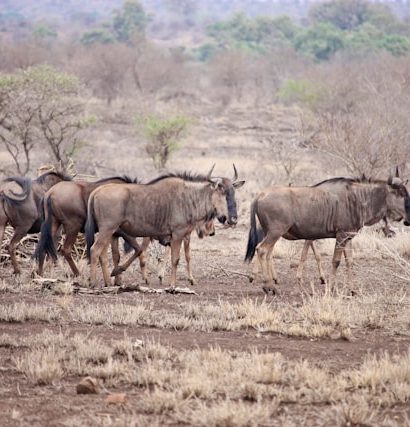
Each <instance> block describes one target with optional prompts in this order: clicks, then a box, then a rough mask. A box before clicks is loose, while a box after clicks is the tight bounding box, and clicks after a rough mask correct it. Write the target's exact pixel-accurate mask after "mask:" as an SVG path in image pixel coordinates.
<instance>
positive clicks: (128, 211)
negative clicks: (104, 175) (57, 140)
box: [86, 167, 245, 286]
mask: <svg viewBox="0 0 410 427" xmlns="http://www.w3.org/2000/svg"><path fill="white" fill-rule="evenodd" d="M212 169H213V168H212ZM212 169H211V171H210V172H209V174H208V175H207V176H202V175H191V174H186V173H185V174H167V175H163V176H161V177H159V178H156V179H154V180H153V181H151V182H149V183H148V184H119V185H117V186H113V185H107V186H104V187H101V188H98V189H96V190H95V191H94V192H93V193H92V194H91V196H90V198H89V200H88V213H87V224H86V238H87V248H88V249H89V250H90V258H91V272H90V283H91V286H95V285H96V269H97V262H98V259H99V258H100V257H101V266H102V270H103V275H104V282H105V284H106V285H108V284H109V283H110V276H109V272H108V262H107V255H106V251H107V248H108V245H109V242H110V240H111V236H112V235H113V233H114V232H115V231H116V230H117V229H121V230H122V231H123V232H125V233H127V234H128V235H131V236H135V237H137V236H140V237H154V238H162V239H169V241H170V246H171V264H172V273H171V286H175V283H176V269H177V265H178V261H179V252H180V249H181V244H182V242H183V240H184V238H185V237H186V236H187V235H189V234H190V233H191V232H192V231H193V230H194V229H195V227H196V224H197V223H199V222H201V221H209V220H211V219H213V218H215V217H217V218H218V219H219V220H220V221H221V222H226V221H227V223H228V225H232V226H233V225H236V223H237V220H238V214H237V210H236V200H235V188H239V187H241V186H242V185H243V184H244V182H245V181H238V180H237V178H238V174H237V171H236V168H235V167H234V172H235V175H234V179H233V180H230V179H229V178H211V173H212ZM97 228H98V230H99V233H98V236H97V238H96V239H95V242H94V234H95V230H96V229H97Z"/></svg>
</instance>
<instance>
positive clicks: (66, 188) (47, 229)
mask: <svg viewBox="0 0 410 427" xmlns="http://www.w3.org/2000/svg"><path fill="white" fill-rule="evenodd" d="M132 182H134V181H133V180H132V179H131V178H129V177H127V176H115V177H110V178H104V179H100V180H98V181H94V182H88V181H71V182H60V183H58V184H57V185H55V186H54V187H52V188H51V189H50V190H49V191H47V193H46V194H45V195H44V201H43V215H44V221H43V224H42V226H41V235H40V240H39V242H38V245H37V248H36V252H35V257H36V259H37V260H38V270H37V273H38V274H39V275H42V273H43V267H44V260H45V256H46V255H48V256H49V257H50V258H52V259H53V260H56V259H57V250H56V246H55V241H56V236H57V233H58V230H59V228H60V227H61V226H62V227H63V231H64V233H65V236H66V237H65V240H64V244H63V247H62V254H63V256H64V258H65V259H66V261H67V262H68V264H69V266H70V268H71V271H72V273H73V274H74V276H78V275H79V271H78V268H77V266H76V264H75V262H74V259H73V257H72V248H73V245H74V244H75V241H76V240H77V236H78V233H80V232H83V231H84V226H85V221H86V219H87V202H88V198H89V196H90V194H91V193H92V192H93V191H94V190H95V189H96V188H99V187H101V186H103V185H107V184H119V183H121V184H124V183H132ZM121 237H123V238H124V239H126V241H127V243H128V244H130V245H131V246H132V247H134V250H138V251H139V253H140V255H141V257H140V265H141V271H142V274H143V277H144V279H145V280H146V269H145V261H144V258H143V254H142V253H141V252H140V248H139V247H137V248H136V247H135V245H136V242H135V240H134V239H133V238H129V237H128V236H126V235H125V234H123V233H121ZM112 256H113V260H114V265H118V263H119V258H120V252H119V249H118V236H115V238H114V239H113V242H112ZM116 283H119V277H118V278H117V280H116Z"/></svg>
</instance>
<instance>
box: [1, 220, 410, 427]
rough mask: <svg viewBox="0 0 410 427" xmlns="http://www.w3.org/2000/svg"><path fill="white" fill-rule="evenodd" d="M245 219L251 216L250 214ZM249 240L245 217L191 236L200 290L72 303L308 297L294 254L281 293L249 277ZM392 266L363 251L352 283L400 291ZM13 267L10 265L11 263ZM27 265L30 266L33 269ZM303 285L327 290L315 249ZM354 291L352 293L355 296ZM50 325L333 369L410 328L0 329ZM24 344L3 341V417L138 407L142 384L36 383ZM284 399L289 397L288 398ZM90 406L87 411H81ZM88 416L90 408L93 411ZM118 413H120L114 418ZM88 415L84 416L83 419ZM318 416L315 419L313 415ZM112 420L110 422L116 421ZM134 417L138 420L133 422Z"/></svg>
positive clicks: (283, 263)
mask: <svg viewBox="0 0 410 427" xmlns="http://www.w3.org/2000/svg"><path fill="white" fill-rule="evenodd" d="M244 222H245V221H244ZM244 240H246V225H245V224H240V225H239V226H238V227H237V228H236V229H231V230H226V229H218V230H217V235H216V236H215V237H212V238H207V239H204V240H199V239H197V238H194V239H193V248H192V254H193V255H192V258H193V265H194V272H195V276H196V278H197V279H198V282H199V284H198V286H197V287H196V288H195V290H196V292H197V295H195V296H190V295H169V294H158V295H157V294H139V293H123V294H119V295H74V296H73V297H72V298H73V301H72V303H73V304H74V305H75V304H76V303H77V302H78V303H79V302H84V301H87V300H88V301H89V302H92V304H95V305H98V304H103V303H107V302H109V303H113V302H114V303H115V302H123V303H126V304H130V305H133V304H137V303H140V302H141V301H144V302H146V303H151V304H152V307H153V308H154V310H162V309H166V310H169V311H170V312H172V311H173V312H175V313H178V311H179V305H180V304H181V302H186V301H194V302H200V303H204V304H206V303H215V304H216V303H217V302H218V301H220V300H226V301H229V302H232V303H235V302H238V301H240V300H242V299H243V298H249V299H252V300H262V299H264V298H267V300H269V301H271V302H272V304H273V305H274V304H275V302H277V301H278V300H280V301H289V302H292V303H293V304H294V305H296V306H297V305H298V304H300V303H301V301H302V293H301V291H300V287H299V285H298V284H297V283H296V280H295V273H296V271H295V268H293V267H292V266H291V265H293V263H292V261H294V259H293V258H291V259H289V258H281V259H277V260H276V261H275V262H276V266H277V270H278V272H279V275H280V286H279V289H280V296H279V297H277V298H274V297H272V296H268V297H266V296H265V295H264V293H263V291H262V290H261V286H260V283H258V281H257V282H256V283H253V284H250V283H249V281H248V279H247V277H246V274H247V272H248V271H249V267H248V266H247V265H245V264H243V262H242V255H243V252H244ZM323 261H324V265H325V266H326V267H329V266H330V257H329V256H324V260H323ZM183 264H184V262H182V265H181V266H180V269H179V279H180V281H179V284H180V285H181V286H188V285H187V282H186V281H185V272H184V265H183ZM392 268H394V265H393V264H392V261H389V260H387V259H384V260H383V259H382V260H381V259H374V258H371V259H369V260H366V259H365V258H362V257H360V258H359V259H357V260H356V263H355V267H354V271H355V281H354V284H352V286H354V287H357V288H358V289H361V290H362V291H364V290H366V289H367V290H369V289H374V288H377V287H379V289H381V290H386V295H387V294H388V292H399V291H400V290H402V289H403V287H404V286H405V282H403V281H400V280H398V279H397V278H395V279H394V280H393V276H392V274H391V269H392ZM5 270H8V271H9V266H5ZM5 270H3V272H2V276H3V277H4V278H5V280H6V281H8V280H11V276H10V275H9V274H8V271H7V272H6V271H5ZM28 272H29V271H27V274H28ZM305 277H306V280H305V285H304V286H305V288H306V289H307V290H308V289H309V287H310V284H312V285H313V286H314V287H315V289H316V291H318V292H321V288H323V285H320V284H319V281H318V276H317V271H316V266H315V264H314V260H313V257H311V259H310V260H309V263H308V266H307V269H306V272H305ZM344 277H345V271H344V269H343V268H341V272H340V280H341V281H342V282H343V279H344ZM150 279H151V282H152V284H151V286H152V287H159V285H158V282H157V279H156V277H155V274H154V273H152V274H151V275H150ZM139 282H141V278H140V275H139V272H138V268H137V266H135V267H133V268H132V270H131V271H129V272H127V273H126V274H125V275H124V283H125V284H135V283H139ZM57 298H58V297H56V296H54V295H52V294H51V293H50V292H42V291H41V290H40V289H39V288H38V287H37V288H35V287H33V289H32V290H29V291H28V292H24V293H23V292H17V293H10V292H5V293H3V294H1V295H0V302H1V304H12V303H14V302H21V301H26V302H31V303H33V302H36V303H38V304H39V305H50V306H52V305H55V301H56V299H57ZM353 298H354V297H353ZM44 330H48V331H55V332H56V333H58V332H61V331H65V332H68V333H69V334H70V335H71V334H76V333H84V334H87V335H88V336H95V337H100V338H102V339H103V340H104V341H105V342H108V343H109V342H112V341H114V340H116V339H120V338H123V337H124V336H127V337H128V338H130V339H131V340H135V339H141V340H143V341H146V340H155V341H156V342H159V343H162V344H165V345H169V346H172V347H173V348H176V349H180V350H182V349H196V348H201V349H202V348H210V347H215V346H218V347H220V348H221V349H224V350H229V351H237V352H246V351H251V350H255V349H258V350H260V351H262V352H279V353H281V354H283V356H284V357H285V358H286V359H290V360H301V359H306V360H309V361H311V362H313V363H315V364H317V365H318V366H326V367H328V368H329V369H331V370H332V371H334V372H338V371H340V370H342V369H346V368H351V367H354V366H358V365H359V364H360V363H362V362H363V360H364V358H365V357H366V356H367V355H369V354H378V355H380V354H382V353H383V352H386V351H387V352H390V353H395V354H397V353H403V352H406V351H407V349H408V347H409V345H410V335H408V334H407V332H408V331H403V334H396V333H395V334H392V333H389V331H388V330H387V331H386V330H378V329H374V330H372V329H368V328H366V329H360V328H359V329H355V330H353V334H352V338H351V339H350V340H343V339H313V338H292V337H289V336H283V335H280V334H274V333H263V332H262V333H261V332H259V331H256V330H252V329H248V330H243V331H234V332H224V331H212V332H198V331H191V330H170V329H159V328H149V327H143V326H132V327H130V326H102V325H87V324H80V323H75V322H69V321H61V322H60V321H59V322H57V323H44V322H24V323H6V322H1V323H0V336H1V335H2V334H8V335H10V336H14V337H15V338H16V339H17V340H21V339H23V338H24V337H26V336H33V335H34V334H38V333H40V332H42V331H44ZM22 352H24V349H21V348H13V347H3V348H0V360H1V398H0V411H1V413H2V414H3V415H2V418H3V421H2V422H1V425H4V426H6V425H10V426H11V425H29V424H30V425H50V426H51V425H53V426H54V425H74V424H76V425H78V423H80V424H83V423H84V424H83V425H103V424H104V422H105V421H104V420H111V421H110V422H109V423H108V421H107V423H108V424H107V425H125V424H120V423H118V424H116V423H115V421H113V420H115V417H116V416H119V414H127V413H132V407H133V404H132V401H133V399H138V395H139V393H140V392H141V391H140V390H139V389H138V388H137V389H136V388H135V387H134V388H133V387H130V386H126V385H124V386H123V387H122V388H121V390H115V389H110V390H109V391H110V392H115V391H121V392H126V393H127V394H128V397H129V400H128V403H127V404H126V405H124V406H120V407H116V406H115V405H107V404H106V403H105V402H104V395H87V396H79V395H76V392H75V385H76V383H77V382H78V381H79V380H80V378H70V377H69V378H64V379H63V380H61V381H58V382H57V383H56V384H54V385H47V386H33V385H32V384H30V382H29V381H28V380H27V379H26V378H25V377H24V376H23V375H22V374H20V373H17V372H16V371H15V369H14V362H13V361H14V360H15V358H16V357H18V356H19V355H20V354H22ZM284 407H286V405H284ZM286 410H290V411H291V412H292V411H295V410H296V412H298V413H303V411H304V408H303V407H300V408H299V409H298V408H296V407H294V406H292V407H289V408H288V409H286ZM406 412H407V413H410V408H409V407H408V406H402V407H396V408H395V409H394V410H393V411H392V412H391V414H392V416H393V417H394V416H399V417H400V419H404V418H402V417H403V416H404V415H403V413H406ZM84 414H87V417H86V418H84V417H83V418H82V415H84ZM90 416H92V417H91V418H90ZM110 416H111V417H114V418H110ZM80 420H82V421H80ZM151 422H152V423H154V424H155V423H159V424H161V423H162V422H165V421H164V420H163V419H162V418H161V417H159V418H158V416H153V417H152V418H151ZM312 422H313V421H312ZM110 423H112V424H110ZM129 425H133V424H132V423H131V424H129Z"/></svg>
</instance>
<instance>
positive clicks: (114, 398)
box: [105, 393, 127, 405]
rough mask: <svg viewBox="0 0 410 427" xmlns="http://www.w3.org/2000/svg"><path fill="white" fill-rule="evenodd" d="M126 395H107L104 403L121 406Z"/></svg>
mask: <svg viewBox="0 0 410 427" xmlns="http://www.w3.org/2000/svg"><path fill="white" fill-rule="evenodd" d="M126 398H127V395H126V394H125V393H113V394H109V395H108V396H107V397H106V399H105V402H106V403H109V404H112V405H122V404H124V403H125V401H126Z"/></svg>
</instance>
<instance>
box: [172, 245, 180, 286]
mask: <svg viewBox="0 0 410 427" xmlns="http://www.w3.org/2000/svg"><path fill="white" fill-rule="evenodd" d="M181 245H182V239H179V240H174V239H172V240H171V267H172V271H171V283H170V285H171V288H173V287H175V284H176V282H177V267H178V263H179V253H180V251H181Z"/></svg>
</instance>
